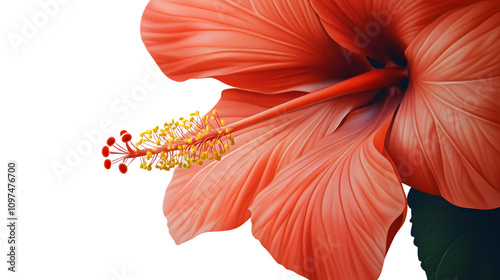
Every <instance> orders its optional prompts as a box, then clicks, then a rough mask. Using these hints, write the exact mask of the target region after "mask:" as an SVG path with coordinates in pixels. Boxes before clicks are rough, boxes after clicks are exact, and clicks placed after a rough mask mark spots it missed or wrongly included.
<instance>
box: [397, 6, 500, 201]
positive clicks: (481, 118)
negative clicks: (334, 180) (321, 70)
mask: <svg viewBox="0 0 500 280" xmlns="http://www.w3.org/2000/svg"><path fill="white" fill-rule="evenodd" d="M499 49H500V2H498V1H489V2H486V1H485V2H481V3H478V4H475V5H471V6H468V7H466V8H462V9H459V10H457V11H454V12H450V13H448V14H446V15H443V17H441V18H439V19H438V20H437V21H435V22H433V23H432V24H431V25H430V26H428V27H427V28H426V29H424V30H423V31H422V32H421V33H420V34H419V36H418V37H417V38H415V40H414V41H413V42H412V44H411V45H410V47H409V49H408V51H407V57H408V59H409V68H410V73H411V78H410V85H409V88H408V91H407V93H406V95H405V97H404V99H403V102H402V104H401V107H400V109H399V112H398V114H397V116H396V118H395V122H394V126H393V129H392V132H391V134H390V141H389V145H388V150H389V152H390V154H391V156H392V158H393V159H394V161H395V162H396V164H397V166H398V168H399V170H400V175H401V177H402V180H403V182H405V183H407V184H409V185H410V186H412V187H414V188H417V189H419V190H421V191H424V192H427V193H430V194H434V195H441V196H443V197H444V198H445V199H446V200H448V201H449V202H451V203H453V204H455V205H457V206H460V207H466V208H477V209H491V208H497V207H500V172H498V170H499V167H500V141H499V139H500V114H499V112H500V95H499V93H500V57H499V55H498V50H499Z"/></svg>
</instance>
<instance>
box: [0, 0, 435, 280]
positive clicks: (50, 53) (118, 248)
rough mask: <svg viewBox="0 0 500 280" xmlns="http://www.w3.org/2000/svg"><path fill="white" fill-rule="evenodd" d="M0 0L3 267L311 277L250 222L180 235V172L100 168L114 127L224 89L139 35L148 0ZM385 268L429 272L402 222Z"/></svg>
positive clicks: (209, 99)
mask: <svg viewBox="0 0 500 280" xmlns="http://www.w3.org/2000/svg"><path fill="white" fill-rule="evenodd" d="M47 2H52V3H56V4H57V5H55V6H51V7H50V9H44V8H43V7H42V6H43V5H41V4H40V3H47ZM63 2H64V3H63ZM0 3H1V4H0V33H1V37H0V49H1V52H0V93H1V102H0V104H1V105H0V106H1V108H0V109H1V111H0V114H1V118H0V121H1V137H0V155H1V159H0V163H1V164H0V166H3V170H4V171H0V172H3V173H4V175H2V177H1V178H3V182H4V183H2V184H0V185H1V186H2V190H0V194H1V195H0V198H1V199H0V213H2V214H1V215H0V217H4V218H1V221H2V222H1V227H0V253H1V255H2V257H0V259H1V260H2V264H1V265H0V278H1V279H54V280H57V279H97V280H99V279H106V280H129V279H130V280H131V279H136V280H154V279H264V280H285V279H287V280H293V279H297V280H298V279H303V278H301V277H299V276H297V275H295V274H294V273H292V272H290V271H287V270H286V269H284V268H283V267H282V266H280V265H278V264H277V263H276V262H275V261H274V260H273V259H272V258H271V256H270V255H269V253H268V252H267V251H266V250H265V249H263V248H262V247H261V246H260V243H259V242H258V241H256V240H255V239H254V238H253V237H252V235H251V232H250V229H251V225H250V223H246V224H245V225H243V226H242V227H241V228H238V229H236V230H233V231H229V232H219V233H208V234H203V235H201V236H199V237H197V238H195V239H194V240H192V241H189V242H187V243H186V244H183V245H181V246H176V245H175V244H174V242H173V240H172V239H171V237H170V236H169V234H168V231H167V225H166V220H165V218H164V217H163V213H162V202H163V195H164V191H165V188H166V186H167V184H168V182H169V180H170V178H171V175H172V174H171V173H167V172H159V171H157V172H154V171H153V172H149V173H148V172H145V171H142V170H140V169H139V168H131V169H130V170H129V173H128V174H127V175H122V174H120V173H119V172H118V171H117V169H116V167H115V168H114V169H113V170H111V171H108V170H105V169H104V168H103V165H102V163H103V158H102V156H101V155H100V149H101V147H102V145H103V143H104V141H105V139H106V138H107V137H109V136H116V135H117V134H118V132H119V131H120V130H121V129H128V130H129V131H130V132H131V133H132V134H133V135H134V134H135V135H137V133H139V132H141V131H143V130H144V129H146V128H151V127H154V126H155V125H157V124H162V123H164V122H165V121H166V120H169V119H171V118H177V117H180V116H186V115H187V114H189V113H190V112H192V111H195V110H200V111H202V112H206V111H208V110H209V109H210V108H211V107H212V106H213V105H214V104H215V103H216V102H217V100H218V98H219V95H220V91H221V90H222V89H223V88H226V86H225V85H222V84H220V83H218V82H216V81H214V80H202V81H200V80H198V81H189V82H184V83H175V82H172V81H170V80H168V79H167V78H166V77H164V76H162V75H161V74H160V75H159V74H158V73H159V70H158V68H157V67H156V65H155V64H154V62H153V60H152V58H151V57H150V56H149V54H148V53H147V51H146V49H145V47H144V46H143V44H142V42H141V39H140V34H139V26H140V18H141V15H142V11H143V10H144V7H145V6H146V4H147V1H146V0H136V1H130V0H129V1H118V0H106V1H103V0H100V1H97V0H86V1H82V0H80V1H78V0H66V1H62V0H61V1H60V2H54V0H52V1H50V0H41V1H32V0H23V1H18V0H2V1H1V2H0ZM23 32H24V33H23ZM12 40H15V42H14V43H13V41H12ZM151 73H153V74H151ZM144 81H146V82H147V87H148V88H147V89H144V86H143V83H144ZM106 123H107V124H106ZM103 124H104V125H103ZM9 159H14V160H17V162H18V165H19V172H18V177H19V180H18V197H19V203H18V216H19V221H18V223H19V227H18V230H19V232H18V242H19V244H18V248H19V249H18V266H17V269H18V273H16V274H14V273H10V272H8V271H7V263H6V261H4V260H6V254H7V242H6V237H7V227H6V226H5V224H6V212H7V210H6V208H7V207H6V203H5V202H6V193H7V191H6V188H7V182H6V173H7V170H6V169H7V168H6V166H7V160H9ZM62 166H65V167H62ZM55 167H57V169H58V170H59V172H56V171H55V169H54V168H55ZM131 167H132V166H131ZM406 190H407V188H406ZM359 267H360V269H363V264H362V263H360V264H359ZM380 279H385V280H389V279H425V274H424V272H423V271H422V270H421V268H420V262H419V261H418V259H417V251H416V248H415V246H414V245H413V238H412V237H411V236H410V224H409V223H408V221H407V223H406V224H405V226H404V227H403V228H402V230H401V231H400V232H399V234H398V235H397V236H396V238H395V240H394V242H393V245H392V246H391V249H390V250H389V253H388V256H387V258H386V263H385V266H384V270H383V272H382V276H381V277H380Z"/></svg>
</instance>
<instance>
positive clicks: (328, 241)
mask: <svg viewBox="0 0 500 280" xmlns="http://www.w3.org/2000/svg"><path fill="white" fill-rule="evenodd" d="M397 103H398V101H397V100H396V102H392V104H390V105H389V106H388V107H385V108H384V107H383V106H382V104H383V103H382V102H379V103H377V104H374V105H371V106H370V107H365V108H362V109H359V110H357V111H355V112H353V113H351V114H349V116H348V117H347V118H346V119H345V120H344V122H343V124H342V125H341V126H340V128H339V129H338V130H337V131H335V132H334V133H333V134H332V135H329V136H327V137H326V138H324V139H323V141H321V143H318V147H316V148H315V149H313V150H311V151H310V152H309V153H307V154H304V155H303V156H302V157H301V158H299V159H298V160H296V161H295V163H294V164H293V165H289V167H287V168H286V169H284V170H283V171H281V172H280V173H279V174H278V175H277V176H276V178H275V179H274V180H273V181H272V183H271V184H270V185H269V187H268V188H266V189H265V190H264V191H262V192H261V193H259V195H258V196H257V197H256V198H255V201H254V203H253V204H252V206H251V208H250V210H251V212H252V223H253V233H254V236H255V237H256V238H258V239H259V240H260V241H261V243H262V244H263V245H264V247H265V248H266V249H267V250H268V251H269V252H270V253H271V255H272V256H273V257H274V258H275V259H276V261H277V262H279V263H281V264H283V265H284V266H285V267H286V268H288V269H291V270H294V271H295V272H297V273H299V274H301V275H303V276H305V277H307V278H308V279H311V280H314V279H324V280H327V279H377V277H378V276H379V274H380V271H381V269H382V264H383V261H384V257H385V254H386V252H387V250H388V248H389V245H390V243H391V242H392V239H393V237H394V235H395V234H396V232H397V231H398V230H399V228H400V226H401V225H402V223H403V221H404V216H405V215H406V199H405V194H404V192H403V189H402V187H401V183H400V182H399V178H398V176H397V173H396V172H395V169H394V167H393V164H392V162H391V160H390V159H389V157H388V156H387V154H386V153H385V151H384V139H385V135H386V132H387V127H388V126H389V123H390V121H391V119H392V113H393V112H394V109H395V107H396V106H397ZM384 123H385V125H384ZM381 126H382V127H381Z"/></svg>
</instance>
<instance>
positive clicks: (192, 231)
mask: <svg viewBox="0 0 500 280" xmlns="http://www.w3.org/2000/svg"><path fill="white" fill-rule="evenodd" d="M302 94H303V93H286V94H276V95H264V94H258V93H252V92H245V91H241V90H227V91H225V92H223V93H222V97H221V100H220V101H219V103H218V104H217V105H216V106H215V108H216V109H217V111H218V114H219V115H220V117H221V118H222V119H224V120H225V121H226V123H227V124H229V126H230V124H231V123H234V122H236V121H238V120H241V119H244V118H246V117H249V116H252V115H255V114H257V113H259V112H261V111H264V110H265V109H268V108H271V107H274V106H276V105H278V104H281V103H283V102H286V101H288V100H291V99H293V98H297V97H298V96H300V95H302ZM373 96H374V93H360V94H356V95H348V96H343V97H339V98H335V99H332V100H329V101H324V102H322V103H317V104H315V105H312V106H309V107H306V108H303V109H299V110H296V111H292V112H284V113H283V114H281V115H279V116H277V117H276V118H274V119H271V120H268V121H265V122H262V123H256V124H255V125H252V126H250V127H248V128H245V129H244V130H241V131H237V132H235V133H232V135H233V137H234V138H235V141H236V145H235V146H232V147H231V150H230V151H229V153H226V154H224V155H223V156H222V160H221V161H214V162H210V163H209V164H206V165H203V166H193V167H192V169H190V170H186V169H177V170H175V173H174V176H173V179H172V181H171V182H170V185H169V186H168V188H167V191H166V193H165V200H164V208H163V209H164V214H165V216H166V217H167V220H168V227H169V229H170V234H171V236H172V237H173V238H174V240H175V241H176V242H177V243H182V242H185V241H187V240H189V239H191V238H193V237H194V236H196V235H198V234H200V233H203V232H207V231H219V230H228V229H233V228H236V227H238V226H240V225H241V224H243V223H244V222H245V221H246V220H248V218H249V217H250V212H249V211H248V207H249V206H250V204H251V203H252V201H253V198H254V197H255V195H256V193H257V192H258V191H260V190H261V189H263V188H265V187H266V186H267V184H268V183H269V182H270V181H271V180H272V179H273V178H274V176H275V174H276V173H277V172H278V171H279V170H281V169H282V168H283V167H284V166H286V165H288V164H289V163H290V162H293V161H295V159H297V158H298V157H300V156H301V155H302V154H303V153H305V152H307V151H308V150H310V149H311V148H312V147H313V146H314V145H315V143H316V142H317V141H318V140H319V139H321V138H322V137H324V136H325V135H328V134H330V133H332V132H333V131H335V129H336V128H337V127H338V125H339V124H340V122H341V121H342V119H343V118H344V117H345V115H346V114H347V113H349V112H350V111H352V110H353V109H355V108H357V107H359V106H360V105H362V104H364V103H366V102H368V101H369V100H370V99H371V98H372V97H373Z"/></svg>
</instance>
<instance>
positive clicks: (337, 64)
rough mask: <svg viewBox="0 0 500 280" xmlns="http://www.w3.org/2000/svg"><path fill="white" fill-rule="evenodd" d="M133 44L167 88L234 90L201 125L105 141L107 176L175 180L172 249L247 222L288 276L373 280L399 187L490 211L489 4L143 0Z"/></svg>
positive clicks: (492, 21) (495, 158)
mask: <svg viewBox="0 0 500 280" xmlns="http://www.w3.org/2000/svg"><path fill="white" fill-rule="evenodd" d="M142 38H143V41H144V42H145V45H146V47H147V49H148V51H149V52H150V53H151V55H152V56H153V58H154V59H155V61H156V62H157V64H158V65H159V66H160V68H161V69H162V70H163V72H164V73H165V74H166V75H167V76H168V77H170V78H171V79H174V80H177V81H184V80H187V79H192V78H208V77H210V78H215V79H218V80H220V81H222V82H224V83H226V84H228V85H231V86H233V87H234V89H230V90H226V91H224V92H223V93H222V96H221V99H220V101H219V102H218V104H217V105H216V106H215V107H214V111H213V112H211V113H209V114H207V115H206V116H202V117H201V116H199V115H198V113H193V114H192V116H191V117H190V118H186V119H182V118H181V119H180V120H179V121H176V120H172V121H171V122H168V123H166V124H165V125H164V126H163V127H162V128H158V127H155V128H154V129H152V130H147V131H145V132H144V133H143V134H142V135H141V136H142V138H141V139H140V140H139V142H136V143H135V145H134V144H132V143H131V142H130V141H131V135H130V134H128V133H126V132H125V131H123V132H122V133H121V134H122V140H123V142H125V143H126V147H122V146H120V145H117V144H116V143H115V140H114V138H110V139H109V140H108V146H113V147H114V148H115V149H116V150H115V151H114V153H118V154H122V155H121V157H120V158H118V159H116V160H115V161H114V162H111V161H110V160H106V161H105V167H106V168H110V167H111V164H112V163H120V162H121V163H120V165H119V166H120V170H121V171H122V172H126V170H127V164H128V163H130V161H131V160H133V159H134V158H141V167H142V168H144V169H151V167H152V166H153V165H155V166H156V167H157V168H159V169H165V170H168V169H170V168H172V167H175V166H179V167H185V168H184V169H182V168H178V169H176V170H175V173H174V176H173V179H172V181H171V182H170V184H169V186H168V188H167V191H166V194H165V201H164V213H165V216H166V217H167V220H168V226H169V230H170V234H171V235H172V237H173V238H174V240H175V241H176V242H177V243H182V242H185V241H187V240H189V239H191V238H193V237H195V236H196V235H198V234H201V233H203V232H207V231H220V230H228V229H233V228H236V227H238V226H240V225H241V224H243V223H244V222H245V221H247V220H248V219H249V218H251V220H252V226H253V234H254V236H255V237H256V238H257V239H258V240H260V242H261V243H262V245H263V246H264V247H265V248H266V249H267V250H268V251H269V252H270V253H271V255H272V256H273V257H274V258H275V259H276V261H277V262H278V263H280V264H282V265H284V266H285V267H286V268H288V269H291V270H293V271H295V272H297V273H299V274H301V275H303V276H305V277H307V278H309V279H376V278H377V277H378V276H379V274H380V271H381V268H382V264H383V260H384V257H385V254H386V253H387V250H388V248H389V246H390V243H391V241H392V239H393V238H394V235H395V234H396V232H397V231H398V229H399V228H400V227H401V225H402V223H403V221H404V219H405V215H406V209H407V204H406V197H405V193H404V191H403V188H402V185H401V183H402V182H403V183H406V184H408V185H410V186H411V187H413V188H416V189H418V190H421V191H424V192H426V193H429V194H434V195H440V196H442V197H443V198H445V199H446V200H448V201H449V202H451V203H453V204H455V205H457V206H461V207H468V208H476V209H492V208H497V207H499V206H500V172H498V167H499V166H500V141H499V139H500V114H498V112H499V111H500V106H499V104H500V99H499V97H498V94H497V93H498V89H499V82H500V66H499V65H500V58H499V55H498V50H499V49H500V3H499V2H498V1H465V0H464V1H449V0H445V1H439V2H436V1H370V0H365V1H340V0H337V1H335V0H331V1H324V0H311V1H307V0H290V1H274V0H271V1H270V0H234V1H230V0H212V1H203V0H152V1H150V3H149V4H148V6H147V8H146V10H145V12H144V16H143V20H142ZM378 68H381V69H378ZM232 144H234V145H232ZM108 146H106V147H104V148H103V154H104V155H105V156H106V157H107V156H108V155H109V153H110V151H109V148H108ZM209 159H213V160H212V161H209ZM195 163H196V164H195Z"/></svg>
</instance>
